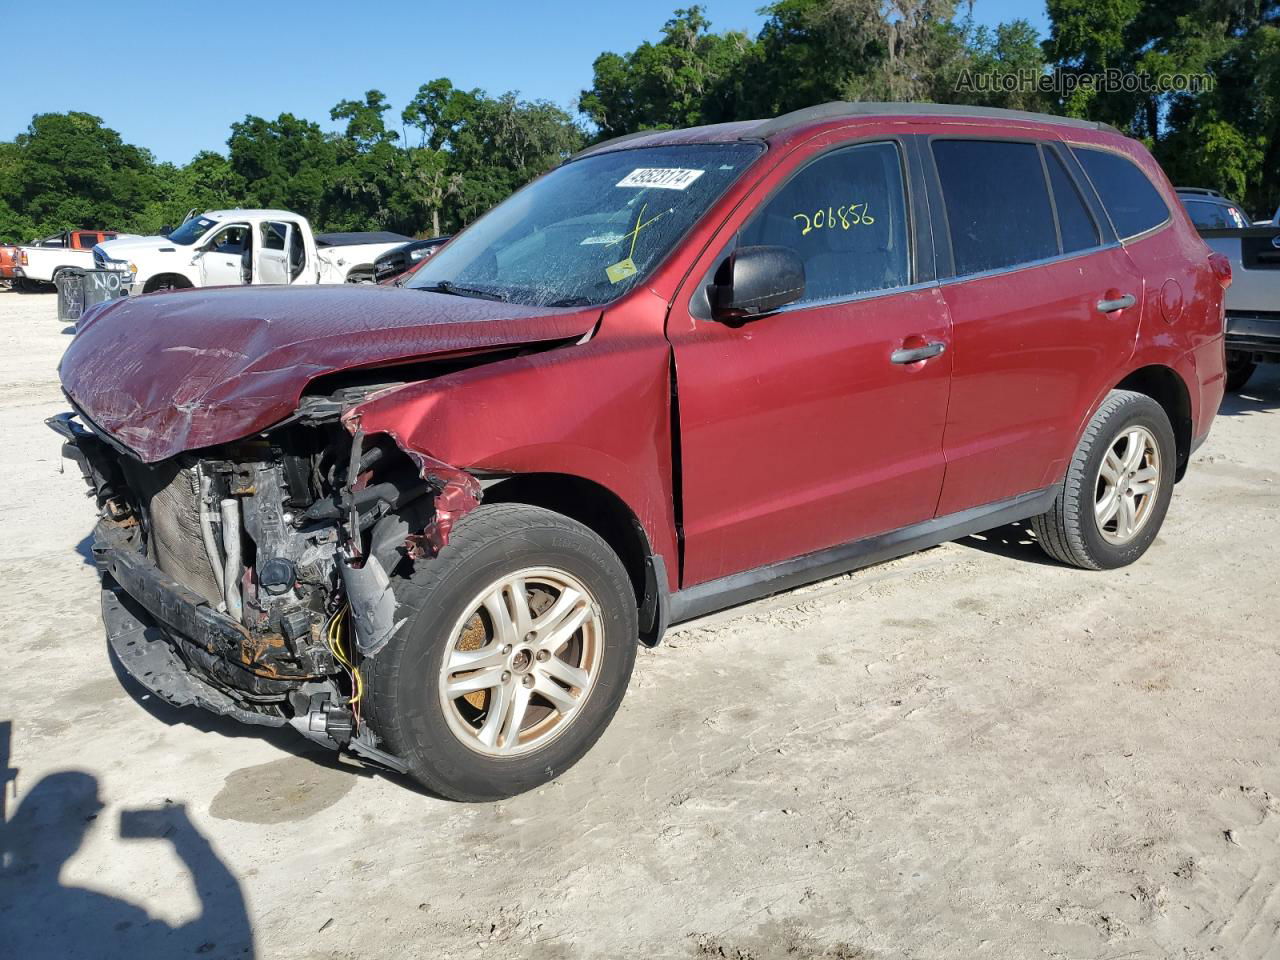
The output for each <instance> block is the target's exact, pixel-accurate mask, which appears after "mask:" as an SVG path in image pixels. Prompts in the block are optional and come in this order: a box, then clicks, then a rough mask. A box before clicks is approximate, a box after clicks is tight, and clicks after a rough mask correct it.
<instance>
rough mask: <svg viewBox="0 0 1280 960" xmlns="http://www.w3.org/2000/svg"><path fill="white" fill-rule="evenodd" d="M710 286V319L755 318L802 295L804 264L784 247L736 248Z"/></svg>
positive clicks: (795, 254)
mask: <svg viewBox="0 0 1280 960" xmlns="http://www.w3.org/2000/svg"><path fill="white" fill-rule="evenodd" d="M712 283H713V288H712V290H711V315H712V317H713V318H714V319H716V320H743V319H746V318H750V317H758V316H760V315H761V314H765V313H772V312H773V311H774V310H777V309H778V308H779V307H782V306H785V305H786V304H788V303H794V302H795V301H796V300H799V299H800V298H801V297H802V296H804V261H803V260H801V259H800V257H799V255H798V254H797V253H796V252H795V251H794V250H791V249H789V248H787V247H739V248H738V249H737V250H735V251H733V253H731V254H730V255H729V258H728V259H727V260H725V262H724V263H722V264H721V265H720V269H718V270H717V271H716V275H715V278H714V280H713V281H712Z"/></svg>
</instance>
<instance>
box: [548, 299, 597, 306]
mask: <svg viewBox="0 0 1280 960" xmlns="http://www.w3.org/2000/svg"><path fill="white" fill-rule="evenodd" d="M593 303H595V301H594V300H592V299H591V298H590V297H561V298H560V299H559V300H552V301H551V302H550V303H548V304H547V306H548V307H589V306H591V305H592V304H593Z"/></svg>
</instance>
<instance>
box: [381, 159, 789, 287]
mask: <svg viewBox="0 0 1280 960" xmlns="http://www.w3.org/2000/svg"><path fill="white" fill-rule="evenodd" d="M762 149H763V147H762V146H760V145H759V144H746V143H725V144H685V145H679V146H669V147H644V148H639V149H635V150H622V151H619V152H616V153H605V154H600V155H599V156H594V157H586V158H585V159H582V160H576V161H574V162H572V163H567V164H565V165H564V166H562V167H559V168H557V169H555V170H553V171H551V172H550V173H548V174H547V175H546V176H544V177H542V178H541V179H540V180H537V181H535V182H534V183H532V184H530V185H529V186H528V187H526V188H525V189H524V190H521V191H520V192H518V193H516V194H515V195H514V196H512V197H511V198H509V199H508V200H506V201H505V202H503V203H501V204H499V205H498V206H497V207H495V208H494V209H493V210H491V211H490V212H489V213H487V214H485V215H484V216H483V217H481V218H480V219H479V220H477V221H476V222H475V224H473V225H472V226H471V227H470V228H469V229H467V231H466V232H465V233H463V234H461V235H460V236H458V237H457V238H456V239H454V240H451V241H450V242H449V243H448V244H447V245H446V246H444V247H442V248H441V249H440V251H439V252H438V253H436V254H435V255H434V256H433V257H432V258H431V259H430V260H428V261H427V263H426V265H425V266H424V267H422V269H420V270H419V271H418V272H417V273H416V274H414V276H413V277H412V279H410V280H409V281H408V282H407V283H406V284H405V286H407V287H411V288H416V289H428V290H431V289H435V290H440V291H442V292H445V293H456V294H459V295H461V296H478V297H488V298H492V299H498V300H510V301H513V302H516V303H526V304H531V305H534V306H543V307H560V306H563V307H569V306H586V305H590V304H598V303H605V302H608V301H610V300H613V299H614V298H616V297H618V296H620V295H622V294H623V293H625V292H626V291H628V290H630V289H631V288H632V287H634V286H635V285H636V284H638V283H640V282H642V281H643V280H644V278H645V277H646V276H647V275H648V274H649V272H650V271H651V270H652V269H653V268H654V267H656V266H657V265H658V263H659V262H660V261H661V260H662V258H663V257H665V256H666V254H667V253H668V252H669V251H670V250H671V249H672V247H674V246H675V245H676V243H677V242H678V241H679V240H680V238H681V237H683V236H684V234H685V232H686V231H687V230H688V229H689V227H690V226H692V225H693V223H694V221H696V220H697V219H698V217H700V216H701V215H702V214H703V213H704V212H705V211H706V210H707V208H708V207H709V206H711V204H712V203H713V202H714V201H715V200H716V198H718V197H719V196H720V194H721V193H723V192H724V190H725V188H726V187H727V186H728V185H729V184H730V183H732V182H733V181H734V180H735V179H737V177H738V176H739V175H740V174H741V173H742V171H743V170H745V169H746V168H747V166H748V165H749V164H750V163H751V162H752V161H753V160H755V158H756V157H757V156H759V154H760V151H761V150H762Z"/></svg>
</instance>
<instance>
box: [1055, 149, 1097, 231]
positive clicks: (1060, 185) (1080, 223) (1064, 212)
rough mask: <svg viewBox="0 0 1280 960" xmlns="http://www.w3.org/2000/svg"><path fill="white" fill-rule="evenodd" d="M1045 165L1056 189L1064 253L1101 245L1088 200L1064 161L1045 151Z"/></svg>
mask: <svg viewBox="0 0 1280 960" xmlns="http://www.w3.org/2000/svg"><path fill="white" fill-rule="evenodd" d="M1044 161H1045V166H1046V167H1047V168H1048V170H1049V186H1050V187H1051V188H1052V190H1053V206H1054V209H1055V210H1057V212H1058V233H1059V235H1060V236H1061V237H1062V252H1063V253H1072V252H1073V251H1076V250H1087V249H1088V248H1089V247H1096V246H1097V245H1098V243H1099V242H1100V240H1099V237H1098V225H1097V224H1096V223H1094V222H1093V215H1092V214H1091V213H1089V208H1088V207H1087V206H1086V205H1085V202H1084V197H1082V196H1080V190H1079V188H1078V187H1076V185H1075V182H1074V181H1073V180H1072V179H1071V175H1070V174H1068V173H1067V168H1066V167H1065V166H1064V165H1063V163H1062V159H1061V158H1060V157H1059V156H1058V155H1057V154H1056V153H1054V152H1053V151H1052V150H1045V151H1044Z"/></svg>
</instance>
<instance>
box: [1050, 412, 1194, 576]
mask: <svg viewBox="0 0 1280 960" xmlns="http://www.w3.org/2000/svg"><path fill="white" fill-rule="evenodd" d="M1176 458H1177V445H1176V443H1175V441H1174V436H1173V428H1172V427H1171V426H1170V425H1169V418H1168V416H1167V415H1166V414H1165V412H1164V408H1162V407H1161V406H1160V404H1158V403H1156V402H1155V401H1154V400H1152V399H1151V398H1150V397H1148V396H1146V395H1145V394H1141V393H1133V392H1131V391H1128V390H1113V391H1111V393H1110V394H1109V395H1108V396H1107V399H1106V400H1105V401H1104V402H1103V404H1102V406H1101V407H1099V408H1098V412H1097V413H1096V414H1094V416H1093V419H1092V420H1090V421H1089V426H1088V427H1087V428H1086V429H1085V432H1084V436H1083V437H1082V438H1081V440H1080V444H1079V446H1077V447H1076V452H1075V455H1074V456H1073V457H1072V458H1071V463H1070V465H1069V466H1068V468H1067V474H1066V477H1064V478H1063V481H1062V483H1061V484H1060V485H1059V487H1058V494H1057V498H1056V500H1055V501H1054V505H1053V509H1051V510H1049V511H1048V512H1046V513H1043V514H1041V515H1040V516H1038V517H1035V518H1033V519H1032V521H1031V528H1032V530H1034V531H1035V534H1036V538H1037V539H1038V540H1039V542H1040V546H1041V547H1043V548H1044V551H1045V552H1046V553H1048V554H1049V556H1051V557H1053V558H1055V559H1056V560H1060V561H1062V562H1063V563H1069V564H1072V565H1073V566H1077V567H1083V568H1085V569H1088V570H1109V569H1113V568H1115V567H1123V566H1126V565H1128V564H1130V563H1133V562H1134V561H1135V560H1137V559H1138V558H1139V557H1140V556H1142V555H1143V554H1144V553H1146V551H1147V548H1148V547H1149V546H1151V541H1152V540H1154V539H1155V537H1156V534H1157V533H1158V532H1159V530H1160V525H1161V524H1162V523H1163V522H1164V516H1165V513H1166V512H1167V511H1168V509H1169V501H1170V499H1171V498H1172V496H1173V480H1174V468H1175V462H1176Z"/></svg>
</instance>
